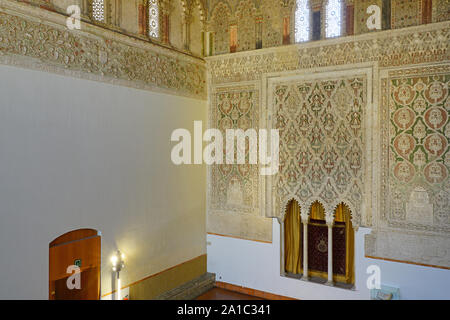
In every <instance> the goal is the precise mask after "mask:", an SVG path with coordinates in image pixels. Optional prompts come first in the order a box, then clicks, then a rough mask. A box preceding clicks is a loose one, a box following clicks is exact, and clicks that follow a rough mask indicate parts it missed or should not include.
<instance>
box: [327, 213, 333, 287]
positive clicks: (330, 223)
mask: <svg viewBox="0 0 450 320" xmlns="http://www.w3.org/2000/svg"><path fill="white" fill-rule="evenodd" d="M326 223H327V226H328V281H327V283H326V284H327V285H330V286H332V285H333V223H334V217H333V214H331V215H326Z"/></svg>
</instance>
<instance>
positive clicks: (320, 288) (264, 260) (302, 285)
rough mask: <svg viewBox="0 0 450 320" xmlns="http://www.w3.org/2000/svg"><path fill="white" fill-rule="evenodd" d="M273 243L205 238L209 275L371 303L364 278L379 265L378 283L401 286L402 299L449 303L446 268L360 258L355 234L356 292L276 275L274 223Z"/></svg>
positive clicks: (360, 236) (360, 238)
mask: <svg viewBox="0 0 450 320" xmlns="http://www.w3.org/2000/svg"><path fill="white" fill-rule="evenodd" d="M272 228H273V242H272V243H271V244H268V243H262V242H255V241H249V240H242V239H235V238H229V237H222V236H216V235H211V234H208V236H207V241H208V245H207V254H208V272H213V273H216V280H217V281H223V282H227V283H231V284H234V285H239V286H244V287H248V288H253V289H257V290H261V291H266V292H271V293H274V294H278V295H283V296H289V297H293V298H297V299H304V300H309V299H369V298H370V292H369V290H368V289H367V286H366V282H367V278H368V276H369V275H368V274H366V270H367V267H368V266H369V265H378V266H379V267H380V270H381V284H382V285H387V286H393V287H399V288H400V298H401V299H450V270H444V269H437V268H430V267H422V266H417V265H411V264H404V263H397V262H388V261H383V260H375V259H368V258H365V257H364V252H363V251H364V235H365V234H367V233H370V229H367V228H360V229H359V230H358V232H357V233H356V236H355V275H356V286H355V287H356V289H355V290H346V289H340V288H335V287H329V286H325V285H321V284H316V283H311V282H305V281H302V280H297V279H290V278H286V277H282V276H280V225H279V223H278V221H277V220H276V219H273V224H272Z"/></svg>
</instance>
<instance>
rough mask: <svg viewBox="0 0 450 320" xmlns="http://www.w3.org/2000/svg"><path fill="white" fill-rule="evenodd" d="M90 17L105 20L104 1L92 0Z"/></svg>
mask: <svg viewBox="0 0 450 320" xmlns="http://www.w3.org/2000/svg"><path fill="white" fill-rule="evenodd" d="M92 18H94V20H96V21H105V1H104V0H93V1H92Z"/></svg>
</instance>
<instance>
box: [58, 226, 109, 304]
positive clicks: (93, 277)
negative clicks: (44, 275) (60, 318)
mask: <svg viewBox="0 0 450 320" xmlns="http://www.w3.org/2000/svg"><path fill="white" fill-rule="evenodd" d="M100 263H101V237H100V235H99V233H98V232H97V230H94V229H78V230H74V231H70V232H67V233H65V234H63V235H61V236H59V237H58V238H56V239H55V240H53V241H52V242H50V245H49V299H50V300H98V299H99V298H100ZM74 265H75V266H77V267H79V270H80V271H81V272H80V274H79V277H80V278H79V279H80V288H79V289H78V288H69V287H68V286H67V280H68V278H69V277H70V276H72V275H74V273H73V271H72V273H68V272H67V271H68V267H70V266H74ZM69 271H71V270H69Z"/></svg>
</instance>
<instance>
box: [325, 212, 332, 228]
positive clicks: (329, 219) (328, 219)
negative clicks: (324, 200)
mask: <svg viewBox="0 0 450 320" xmlns="http://www.w3.org/2000/svg"><path fill="white" fill-rule="evenodd" d="M325 222H326V224H327V226H328V227H330V228H331V227H333V225H334V215H333V214H325Z"/></svg>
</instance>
